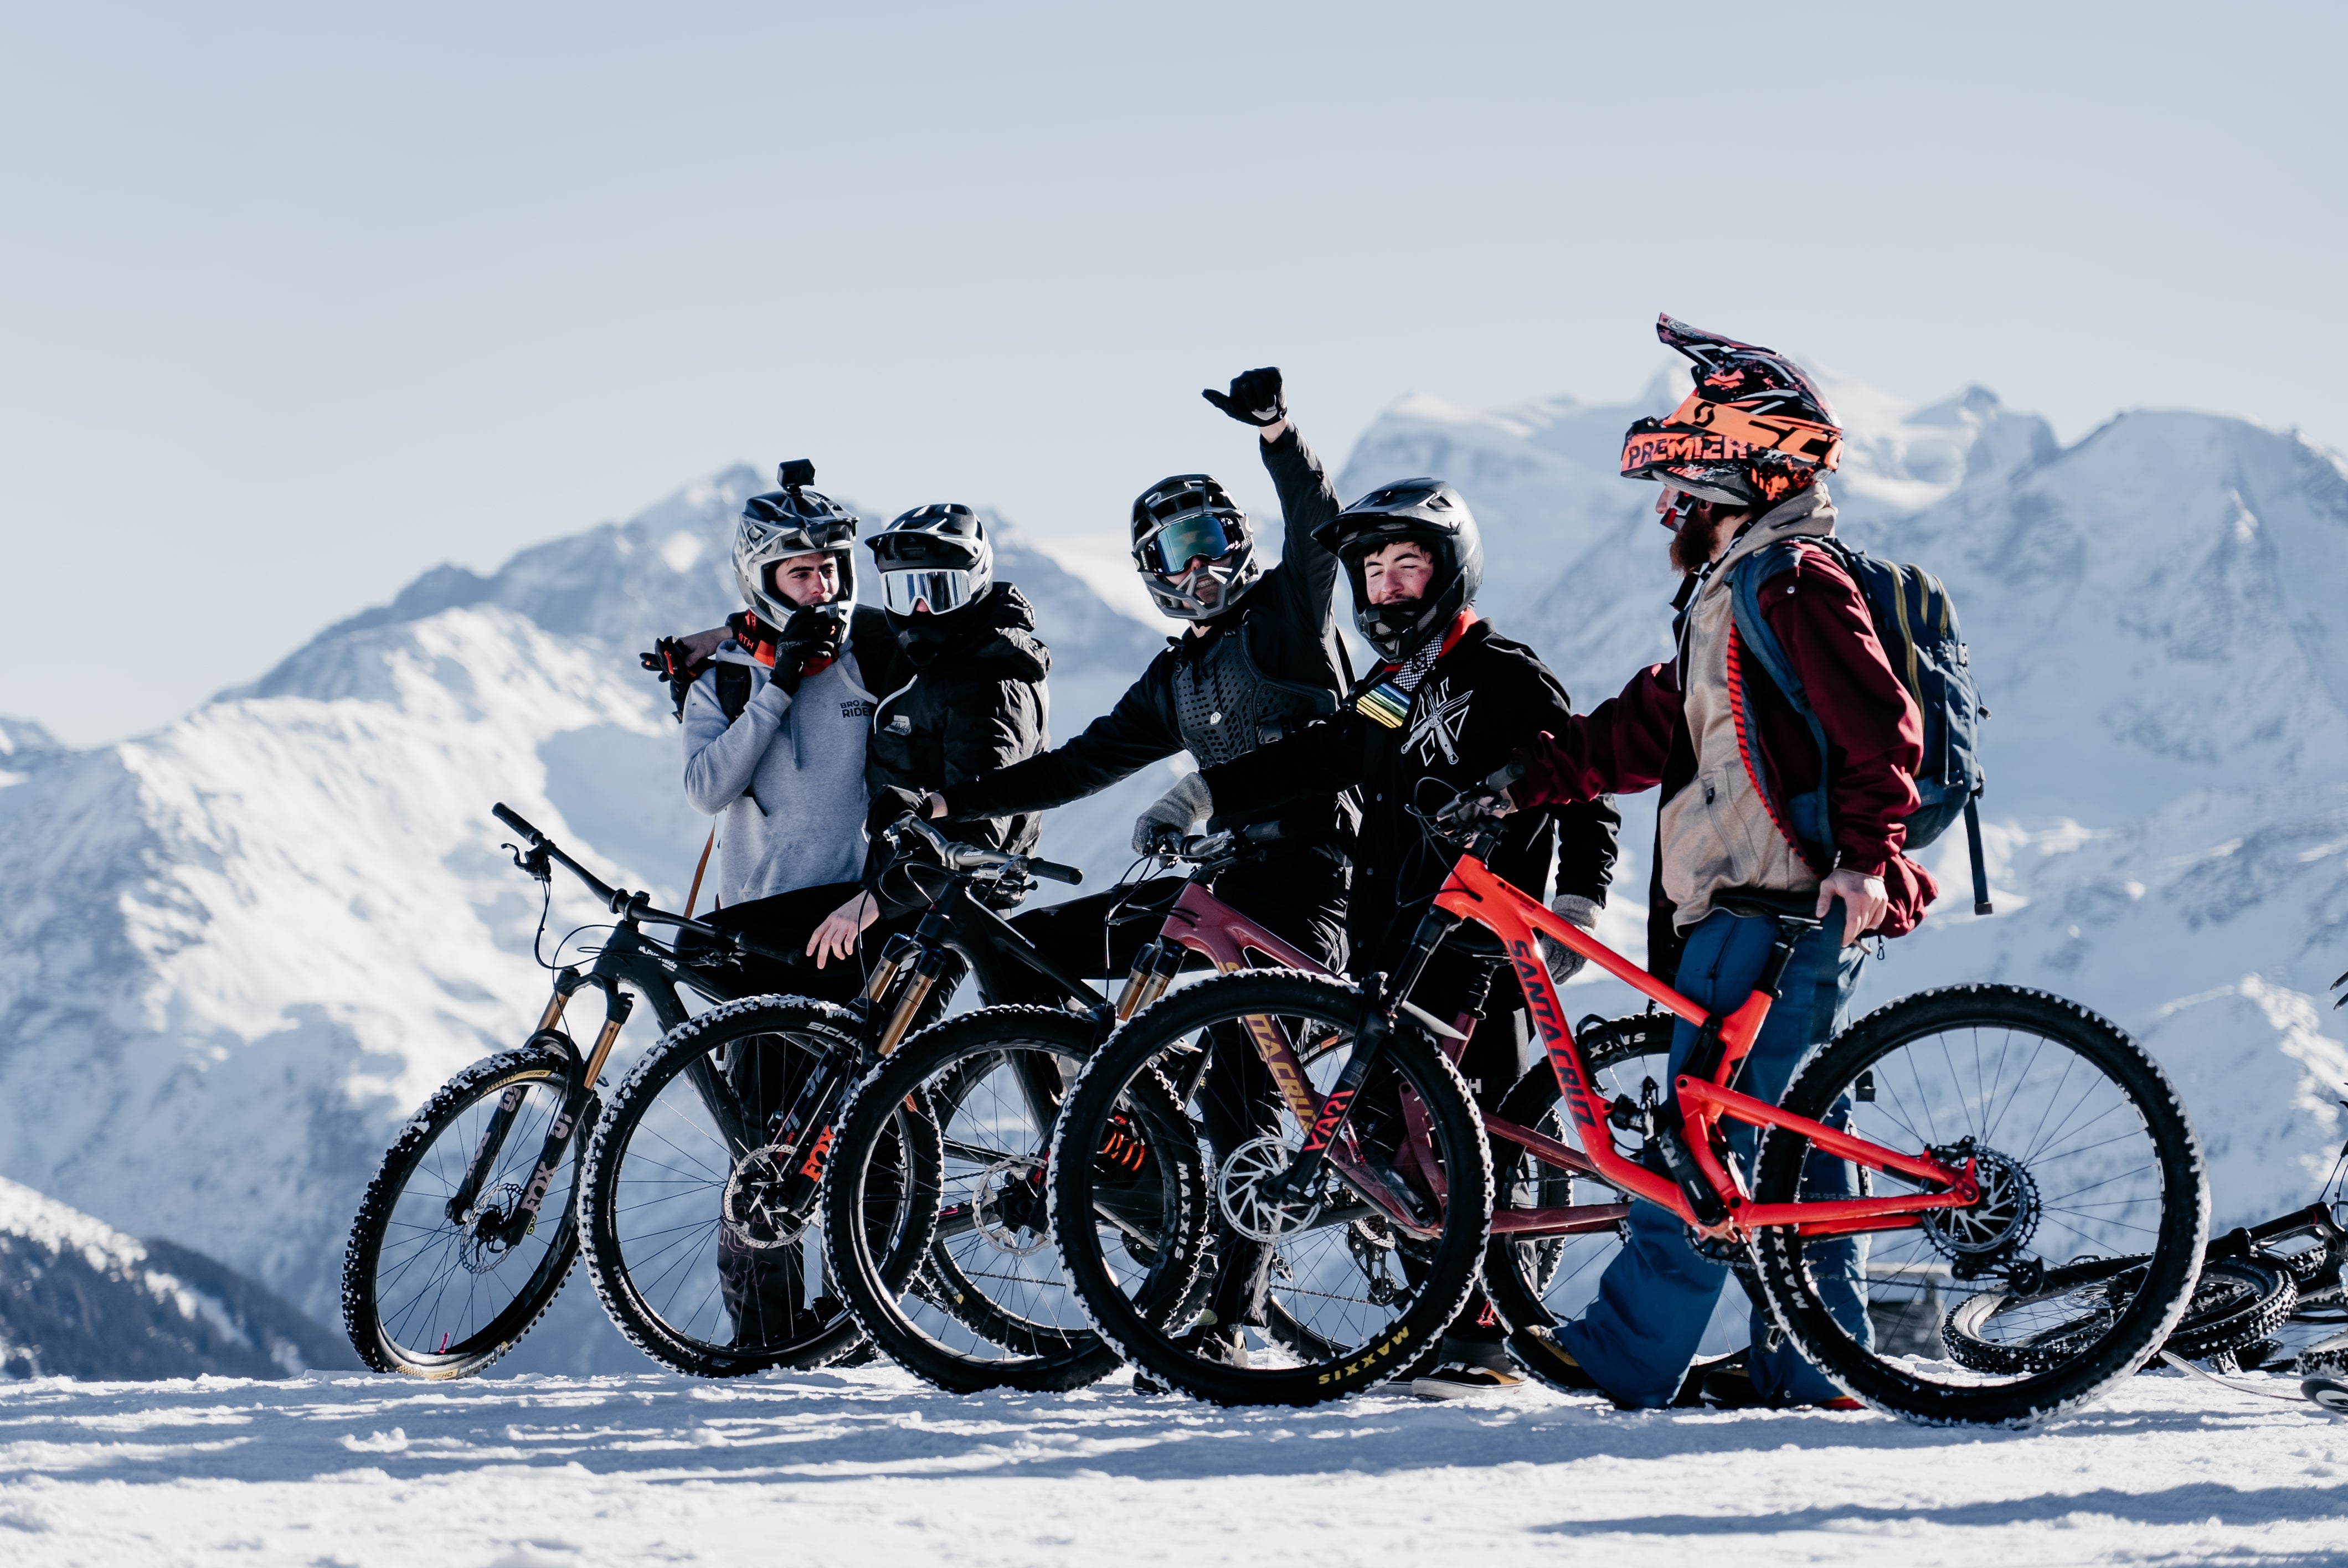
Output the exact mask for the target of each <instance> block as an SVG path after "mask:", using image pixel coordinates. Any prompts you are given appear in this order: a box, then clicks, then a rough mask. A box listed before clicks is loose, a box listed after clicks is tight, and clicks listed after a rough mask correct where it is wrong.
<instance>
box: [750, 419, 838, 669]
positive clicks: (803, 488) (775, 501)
mask: <svg viewBox="0 0 2348 1568" xmlns="http://www.w3.org/2000/svg"><path fill="white" fill-rule="evenodd" d="M778 477H779V478H780V479H781V481H782V486H783V487H782V488H781V489H779V490H770V491H768V492H767V494H765V495H763V496H753V497H750V498H749V499H748V500H747V501H745V502H743V503H742V517H741V519H740V521H738V522H736V524H735V525H734V580H735V581H736V583H737V584H738V585H739V586H740V588H741V589H742V598H743V599H744V600H745V601H746V602H747V603H748V605H749V606H750V608H751V609H752V610H756V611H757V615H758V619H759V620H763V621H765V622H766V623H767V624H768V625H769V626H774V627H778V628H779V627H782V626H784V625H787V624H788V622H789V621H790V619H791V617H792V616H794V615H796V614H797V613H798V610H799V607H798V605H796V604H793V603H792V602H791V601H790V600H788V599H785V598H784V597H783V596H782V595H780V594H778V593H777V592H776V591H775V580H774V570H775V563H776V562H777V561H783V560H788V559H791V558H792V557H793V556H803V555H813V554H816V553H818V552H821V553H823V554H826V555H829V556H830V557H832V558H833V559H835V560H836V561H837V562H838V563H839V598H837V599H835V600H832V601H831V602H830V603H829V605H827V606H825V607H824V608H825V609H826V610H829V611H830V612H831V613H832V615H833V617H834V618H835V619H836V620H839V623H840V625H842V626H846V625H847V624H848V618H849V615H850V612H851V611H853V610H855V608H856V559H855V551H854V548H853V547H854V546H855V544H856V528H857V523H858V521H859V519H858V518H857V516H856V514H855V513H854V512H851V511H850V510H849V509H848V508H847V507H843V506H841V505H840V504H839V502H837V501H835V500H833V499H832V498H831V497H829V496H827V495H825V494H824V493H823V492H822V491H820V490H817V489H814V488H812V486H813V485H814V484H815V465H814V464H812V463H809V462H807V461H806V460H804V459H798V460H794V461H792V462H788V463H786V464H784V465H783V466H782V468H781V471H780V474H779V475H778Z"/></svg>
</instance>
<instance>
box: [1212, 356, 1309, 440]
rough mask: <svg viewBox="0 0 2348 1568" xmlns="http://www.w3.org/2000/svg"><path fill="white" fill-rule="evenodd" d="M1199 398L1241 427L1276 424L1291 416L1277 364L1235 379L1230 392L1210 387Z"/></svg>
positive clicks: (1232, 380) (1234, 377)
mask: <svg viewBox="0 0 2348 1568" xmlns="http://www.w3.org/2000/svg"><path fill="white" fill-rule="evenodd" d="M1199 395H1200V396H1201V397H1203V398H1205V399H1206V400H1207V401H1208V402H1210V403H1211V404H1213V405H1215V406H1216V407H1218V408H1220V409H1221V410H1222V411H1223V412H1224V413H1226V414H1228V415H1231V417H1232V418H1234V419H1236V420H1238V421H1239V422H1240V423H1241V424H1242V425H1277V424H1279V423H1280V422H1281V421H1282V420H1283V419H1285V418H1287V417H1288V402H1287V400H1286V399H1285V398H1283V397H1282V396H1281V395H1280V367H1279V366H1278V365H1276V364H1268V365H1265V366H1264V367H1263V368H1262V370H1251V371H1249V372H1247V373H1246V374H1243V375H1236V376H1233V377H1232V378H1231V391H1230V392H1228V393H1222V392H1217V391H1216V390H1215V389H1214V388H1212V387H1207V388H1205V389H1204V390H1202V391H1201V392H1200V394H1199Z"/></svg>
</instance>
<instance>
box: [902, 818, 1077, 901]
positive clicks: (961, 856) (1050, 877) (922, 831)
mask: <svg viewBox="0 0 2348 1568" xmlns="http://www.w3.org/2000/svg"><path fill="white" fill-rule="evenodd" d="M902 825H904V826H905V827H907V828H910V829H911V830H912V831H913V832H914V833H917V834H919V835H922V837H923V838H925V839H927V840H928V841H929V843H930V846H931V847H932V849H935V850H936V851H937V852H938V854H939V856H941V857H942V858H943V859H944V861H945V863H946V866H947V868H948V869H949V870H953V871H994V870H1006V871H1009V872H1011V873H1013V874H1014V876H1019V875H1025V876H1041V877H1044V878H1045V880H1047V881H1052V882H1065V883H1066V884H1067V885H1068V886H1071V887H1074V886H1079V885H1081V884H1082V883H1083V881H1084V879H1085V874H1084V872H1083V871H1081V870H1079V869H1078V868H1077V867H1076V866H1063V865H1061V864H1060V863H1059V862H1058V861H1056V860H1038V859H1036V858H1035V857H1034V856H1026V855H1008V854H1005V853H1004V851H1002V850H999V849H980V848H976V847H975V846H973V845H967V844H957V843H955V842H954V841H953V840H952V839H950V838H948V837H947V836H946V835H944V834H942V833H940V832H939V831H938V830H937V829H936V828H934V827H932V826H931V825H929V824H928V823H926V822H923V821H922V819H921V818H919V817H916V816H909V817H906V818H904V819H903V824H902Z"/></svg>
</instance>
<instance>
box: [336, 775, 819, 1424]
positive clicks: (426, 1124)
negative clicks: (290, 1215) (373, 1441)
mask: <svg viewBox="0 0 2348 1568" xmlns="http://www.w3.org/2000/svg"><path fill="white" fill-rule="evenodd" d="M492 815H495V816H496V817H497V819H498V820H499V822H501V823H503V824H504V825H506V826H508V827H510V828H511V829H512V830H513V831H514V832H515V833H517V834H519V835H521V838H522V840H523V842H524V843H525V844H526V845H528V846H529V847H528V848H527V849H526V850H524V849H522V848H520V847H517V846H515V845H507V846H506V847H507V848H509V849H511V850H513V851H514V864H515V865H516V866H520V868H521V869H522V870H524V871H526V872H528V873H529V874H530V876H534V877H536V878H537V879H538V881H539V883H540V884H541V886H542V887H544V888H545V889H546V890H547V892H548V894H549V895H550V896H551V892H552V882H553V867H554V866H557V865H560V866H562V867H563V869H565V870H567V871H569V872H570V873H572V875H573V876H577V877H578V878H579V880H580V881H581V882H582V883H584V884H585V885H586V887H587V890H588V891H589V892H590V893H592V894H593V895H594V897H595V898H596V900H597V901H598V902H600V903H601V904H602V905H603V906H604V907H606V908H608V909H610V910H611V911H612V913H613V915H614V916H616V917H617V918H616V920H615V921H614V922H613V926H612V927H611V930H610V933H609V935H608V936H607V937H606V938H605V939H604V941H603V944H602V951H601V952H599V953H598V954H597V955H596V957H595V961H594V963H593V964H592V966H590V967H589V968H586V969H585V970H584V971H582V970H581V969H580V968H578V967H577V966H576V965H573V966H571V967H568V968H561V969H560V970H558V971H557V972H556V975H555V979H554V994H553V995H552V996H551V997H550V998H549V999H547V1004H546V1010H545V1011H544V1012H543V1013H542V1014H541V1015H540V1018H539V1020H538V1028H537V1029H536V1030H534V1031H532V1032H531V1034H530V1038H529V1039H528V1040H525V1041H523V1042H522V1044H521V1045H520V1047H519V1048H518V1049H516V1050H508V1051H502V1052H500V1053H499V1054H498V1055H495V1056H491V1057H488V1058H486V1059H484V1060H482V1061H477V1062H475V1063H473V1064H472V1065H471V1066H470V1067H468V1068H466V1069H465V1070H464V1071H462V1072H459V1073H458V1074H457V1076H456V1077H454V1078H452V1079H450V1080H449V1081H448V1082H447V1083H445V1084H443V1085H442V1086H441V1087H440V1089H439V1091H438V1092H437V1093H435V1094H434V1095H433V1096H432V1098H431V1099H430V1100H428V1101H427V1102H425V1104H424V1106H423V1108H422V1109H420V1110H418V1111H417V1113H416V1114H415V1115H414V1116H413V1117H411V1118H410V1119H409V1120H408V1122H407V1126H406V1127H404V1128H403V1129H401V1132H400V1135H399V1138H398V1140H397V1141H396V1142H395V1143H393V1144H392V1146H391V1148H390V1149H389V1150H388V1151H386V1153H385V1154H384V1157H383V1163H382V1164H381V1165H380V1166H379V1167H378V1168H377V1169H376V1174H375V1179H374V1180H373V1181H372V1182H370V1183H368V1184H367V1190H366V1197H365V1198H364V1199H363V1200H362V1201H361V1202H360V1204H359V1211H358V1215H357V1217H356V1218H355V1220H353V1221H352V1223H351V1235H350V1241H349V1244H348V1245H347V1246H346V1247H345V1251H344V1254H343V1327H344V1328H345V1331H346V1332H348V1334H349V1335H350V1339H351V1345H352V1348H354V1349H355V1350H357V1352H358V1354H359V1358H360V1359H361V1360H362V1361H364V1362H366V1365H367V1366H369V1367H371V1368H375V1370H376V1371H378V1372H397V1373H404V1374H406V1375H407V1376H410V1377H417V1378H464V1377H469V1376H471V1375H472V1374H473V1373H476V1372H479V1370H481V1369H482V1368H484V1367H487V1366H489V1364H490V1363H491V1362H493V1361H495V1360H496V1359H497V1358H499V1356H502V1355H503V1354H505V1352H506V1351H507V1350H509V1349H510V1348H512V1347H513V1344H514V1342H515V1341H516V1340H518V1339H520V1337H522V1336H523V1335H524V1334H526V1333H528V1332H529V1331H530V1326H531V1325H532V1324H534V1323H536V1322H537V1321H538V1319H539V1318H540V1317H541V1315H543V1314H544V1313H545V1311H546V1309H547V1307H549V1306H551V1304H552V1303H553V1301H554V1298H555V1296H556V1295H557V1294H558V1293H559V1292H560V1291H561V1289H562V1286H563V1282H564V1281H565V1280H566V1279H568V1278H569V1277H570V1274H571V1267H572V1264H573V1263H575V1262H576V1261H577V1259H578V1256H579V1232H578V1226H577V1225H576V1223H575V1216H576V1214H577V1197H578V1192H579V1153H580V1150H581V1148H582V1145H583V1144H584V1143H586V1138H585V1136H584V1133H585V1132H587V1131H588V1130H591V1129H592V1128H593V1126H594V1125H595V1122H596V1119H597V1117H598V1115H599V1114H600V1112H601V1110H602V1102H601V1101H600V1100H599V1099H598V1097H597V1094H596V1089H597V1086H598V1079H599V1076H600V1075H601V1073H602V1071H603V1064H604V1063H605V1062H606V1061H609V1060H610V1058H611V1054H612V1048H613V1044H614V1043H615V1042H616V1041H617V1040H618V1039H619V1037H620V1030H621V1028H622V1026H623V1025H624V1024H625V1023H626V1022H627V1021H628V1016H629V1014H630V1013H631V1012H632V1011H633V1009H634V1006H635V998H636V997H638V996H642V997H644V998H645V999H647V1000H649V1001H650V1002H651V1004H652V1009H653V1013H654V1017H656V1018H657V1019H658V1020H660V1023H661V1027H662V1028H663V1029H674V1028H675V1027H676V1026H677V1025H679V1024H681V1023H684V1022H685V1020H686V1019H688V1018H689V1017H691V1016H692V1014H691V1012H690V1010H689V1009H688V1008H687V1007H686V1005H685V999H684V997H683V996H682V995H680V994H679V988H680V987H682V988H683V989H685V990H686V991H690V992H692V993H694V994H695V995H696V996H698V997H700V998H701V999H704V1000H705V1001H707V1002H724V1001H728V1000H732V999H736V998H737V997H740V996H742V995H743V994H745V992H746V991H750V990H756V989H758V987H757V983H756V982H755V980H754V979H752V977H751V975H750V973H749V972H748V971H747V969H746V968H744V966H743V964H742V961H741V960H742V956H743V955H745V954H752V955H757V956H758V957H761V958H787V957H788V956H787V955H784V954H780V953H776V952H773V951H771V950H769V949H767V948H762V947H760V946H759V945H758V944H757V942H755V941H752V940H749V939H747V938H741V937H738V936H735V935H731V934H729V933H726V932H722V931H719V930H717V929H716V928H715V927H710V926H705V925H703V924H701V923H700V922H698V921H695V920H689V919H687V918H685V917H684V916H682V915H669V914H664V913H663V912H662V911H660V910H658V909H655V908H653V907H651V904H650V901H649V899H648V898H647V897H646V896H645V895H644V894H641V893H630V892H628V891H626V890H624V889H622V888H615V887H613V886H610V885H609V884H607V883H605V882H604V881H603V880H602V878H600V877H598V876H596V875H595V874H594V873H593V872H592V871H590V870H588V869H587V868H586V867H585V866H582V865H580V864H579V862H578V861H576V860H574V859H572V857H571V856H568V855H566V854H564V853H563V852H562V850H561V848H560V847H558V846H557V845H555V843H554V841H553V840H551V839H550V838H548V837H547V836H546V835H544V834H542V833H541V832H539V830H538V829H537V828H535V827H532V826H531V825H530V824H529V823H528V822H525V821H524V820H522V818H521V817H520V815H518V814H517V813H515V812H513V811H511V810H510V809H509V808H508V807H506V806H505V805H503V804H499V805H498V806H496V807H494V808H493V810H492ZM648 925H650V926H671V927H676V928H677V930H678V933H679V943H680V944H681V943H682V942H683V941H684V939H685V934H686V933H691V934H692V935H693V936H694V937H696V938H700V940H701V946H700V947H699V948H685V947H684V946H681V945H679V944H672V943H664V942H661V941H658V940H656V939H654V938H652V937H650V936H647V935H646V934H645V932H644V927H645V926H648ZM582 990H595V991H600V992H602V997H603V1019H602V1026H601V1027H600V1028H599V1029H598V1030H596V1032H595V1037H594V1041H593V1043H592V1045H590V1046H589V1047H588V1049H587V1050H585V1051H584V1052H583V1053H582V1051H581V1050H580V1049H579V1046H578V1043H577V1041H576V1040H573V1039H572V1035H571V1033H570V1030H568V1029H567V1028H566V1027H565V1024H564V1015H565V1013H566V1011H567V1010H568V1009H569V1007H570V1005H571V1001H572V998H573V997H575V996H577V995H578V994H579V992H580V991H582Z"/></svg>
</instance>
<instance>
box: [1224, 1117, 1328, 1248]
mask: <svg viewBox="0 0 2348 1568" xmlns="http://www.w3.org/2000/svg"><path fill="white" fill-rule="evenodd" d="M1288 1158H1289V1155H1288V1146H1287V1145H1286V1144H1285V1143H1282V1142H1281V1141H1280V1137H1279V1135H1278V1134H1277V1133H1272V1132H1266V1133H1263V1134H1262V1135H1261V1136H1259V1137H1254V1138H1251V1139H1249V1140H1248V1141H1247V1142H1246V1143H1242V1144H1241V1145H1240V1146H1239V1147H1238V1148H1236V1149H1234V1150H1232V1151H1231V1157H1230V1158H1229V1159H1227V1160H1225V1161H1224V1162H1223V1163H1222V1164H1221V1165H1220V1167H1219V1168H1218V1169H1217V1170H1216V1172H1215V1203H1216V1206H1217V1207H1219V1208H1220V1209H1221V1210H1222V1213H1223V1219H1224V1220H1225V1221H1226V1222H1227V1223H1228V1224H1229V1225H1231V1229H1233V1230H1235V1231H1237V1232H1239V1233H1240V1235H1243V1236H1245V1237H1247V1238H1248V1240H1250V1241H1263V1242H1273V1241H1282V1240H1285V1239H1286V1238H1287V1237H1289V1236H1292V1235H1295V1234H1296V1233H1297V1232H1299V1231H1301V1230H1303V1228H1304V1227H1305V1226H1307V1225H1311V1224H1312V1223H1313V1221H1314V1220H1316V1219H1318V1218H1320V1217H1321V1197H1320V1194H1314V1195H1313V1198H1312V1200H1311V1201H1310V1202H1307V1203H1302V1204H1294V1203H1291V1204H1279V1203H1274V1202H1273V1201H1272V1199H1271V1198H1269V1197H1267V1196H1265V1195H1264V1192H1263V1185H1264V1184H1265V1183H1266V1182H1269V1181H1271V1180H1272V1178H1273V1177H1274V1176H1277V1175H1279V1174H1280V1173H1281V1172H1282V1171H1284V1170H1286V1169H1287V1168H1288Z"/></svg>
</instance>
